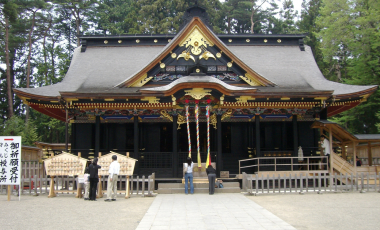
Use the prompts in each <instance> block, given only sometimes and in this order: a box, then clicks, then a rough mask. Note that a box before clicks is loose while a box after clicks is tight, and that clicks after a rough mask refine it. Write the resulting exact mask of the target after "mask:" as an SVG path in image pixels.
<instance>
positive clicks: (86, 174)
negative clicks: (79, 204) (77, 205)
mask: <svg viewBox="0 0 380 230" xmlns="http://www.w3.org/2000/svg"><path fill="white" fill-rule="evenodd" d="M83 179H84V200H89V193H90V170H89V169H88V167H86V169H85V170H84V175H83Z"/></svg>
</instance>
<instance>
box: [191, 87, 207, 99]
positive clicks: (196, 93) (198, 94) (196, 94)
mask: <svg viewBox="0 0 380 230" xmlns="http://www.w3.org/2000/svg"><path fill="white" fill-rule="evenodd" d="M185 93H186V95H190V96H191V97H193V98H194V99H196V100H200V99H202V98H203V97H205V96H206V95H211V89H206V90H205V89H203V88H194V89H191V90H185Z"/></svg>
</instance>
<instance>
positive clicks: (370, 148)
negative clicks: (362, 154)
mask: <svg viewBox="0 0 380 230" xmlns="http://www.w3.org/2000/svg"><path fill="white" fill-rule="evenodd" d="M355 160H356V159H355ZM368 165H369V166H372V144H371V142H370V141H369V142H368Z"/></svg>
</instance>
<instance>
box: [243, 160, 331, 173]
mask: <svg viewBox="0 0 380 230" xmlns="http://www.w3.org/2000/svg"><path fill="white" fill-rule="evenodd" d="M326 158H327V157H326V156H315V157H303V161H299V158H298V157H260V158H250V159H244V160H239V174H241V173H242V172H241V170H242V169H246V168H254V169H255V171H256V172H260V167H264V166H272V167H273V168H274V171H284V170H283V169H281V170H277V169H278V168H281V167H282V168H284V167H283V166H285V168H289V169H290V170H288V171H305V170H307V171H310V170H313V171H315V170H320V169H319V166H325V168H326V167H327V163H322V162H323V159H326ZM250 161H253V164H251V165H245V166H242V162H250ZM319 161H322V162H319ZM281 162H285V163H281ZM271 171H273V170H271Z"/></svg>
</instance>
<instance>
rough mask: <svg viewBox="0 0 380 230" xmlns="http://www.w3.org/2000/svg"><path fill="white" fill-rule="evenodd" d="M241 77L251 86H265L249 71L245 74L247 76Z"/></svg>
mask: <svg viewBox="0 0 380 230" xmlns="http://www.w3.org/2000/svg"><path fill="white" fill-rule="evenodd" d="M239 77H240V78H241V79H243V80H244V81H245V82H247V83H248V85H250V86H263V85H262V84H261V83H260V82H258V81H257V80H255V78H254V77H252V76H251V75H249V74H248V73H246V74H245V76H239Z"/></svg>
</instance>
